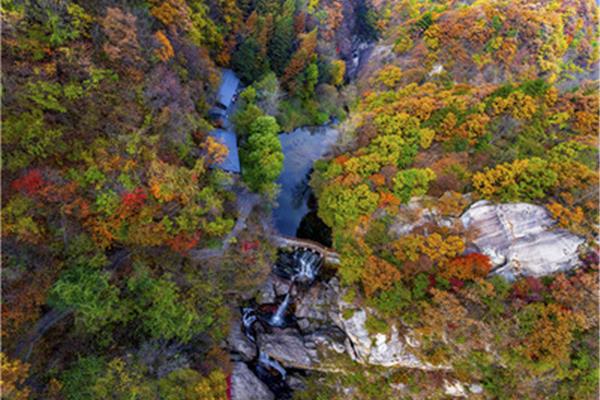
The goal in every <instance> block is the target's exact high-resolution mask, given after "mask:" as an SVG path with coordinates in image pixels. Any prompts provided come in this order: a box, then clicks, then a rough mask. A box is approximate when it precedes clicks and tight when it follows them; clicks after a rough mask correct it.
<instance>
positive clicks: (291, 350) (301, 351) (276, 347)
mask: <svg viewBox="0 0 600 400" xmlns="http://www.w3.org/2000/svg"><path fill="white" fill-rule="evenodd" d="M258 346H259V348H260V351H261V352H263V353H265V354H266V355H268V356H269V357H271V358H272V359H274V360H277V361H279V362H280V363H281V364H282V365H283V366H284V367H293V368H300V369H314V368H315V367H316V366H317V364H318V362H319V360H318V357H317V351H316V350H315V349H310V348H308V347H306V346H305V345H304V340H303V338H302V336H300V335H299V334H298V333H297V332H296V331H294V330H285V331H283V330H282V331H279V332H276V333H270V334H261V335H259V337H258Z"/></svg>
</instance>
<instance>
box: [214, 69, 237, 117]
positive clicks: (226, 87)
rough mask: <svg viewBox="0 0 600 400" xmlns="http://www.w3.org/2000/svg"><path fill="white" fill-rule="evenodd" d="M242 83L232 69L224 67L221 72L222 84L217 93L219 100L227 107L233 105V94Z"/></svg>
mask: <svg viewBox="0 0 600 400" xmlns="http://www.w3.org/2000/svg"><path fill="white" fill-rule="evenodd" d="M239 84H240V80H239V79H238V77H237V76H235V74H234V73H233V71H232V70H230V69H223V70H222V72H221V86H219V93H218V94H217V101H218V102H219V103H221V104H222V105H223V106H225V107H226V108H229V106H230V105H231V100H232V99H233V95H234V94H235V91H236V90H237V88H238V86H239Z"/></svg>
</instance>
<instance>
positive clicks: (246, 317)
mask: <svg viewBox="0 0 600 400" xmlns="http://www.w3.org/2000/svg"><path fill="white" fill-rule="evenodd" d="M255 322H256V313H255V312H254V309H253V308H250V307H244V308H242V326H243V327H244V333H245V334H246V336H247V337H248V339H250V340H251V341H252V342H255V341H256V339H255V338H254V335H253V334H252V324H254V323H255Z"/></svg>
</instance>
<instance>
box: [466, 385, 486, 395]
mask: <svg viewBox="0 0 600 400" xmlns="http://www.w3.org/2000/svg"><path fill="white" fill-rule="evenodd" d="M469 390H470V391H471V393H475V394H481V393H483V386H481V385H479V384H477V383H474V384H472V385H469Z"/></svg>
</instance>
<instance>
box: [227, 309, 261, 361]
mask: <svg viewBox="0 0 600 400" xmlns="http://www.w3.org/2000/svg"><path fill="white" fill-rule="evenodd" d="M240 318H241V317H240ZM240 318H234V320H233V323H232V324H231V328H230V330H229V337H228V338H227V344H228V347H229V349H230V350H231V351H233V352H235V353H238V354H239V355H240V358H241V359H242V360H244V361H251V360H253V359H254V358H255V357H256V346H255V345H254V344H253V343H252V342H250V340H249V339H248V338H247V337H246V335H244V333H243V332H242V326H241V325H242V324H241V320H240Z"/></svg>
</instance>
